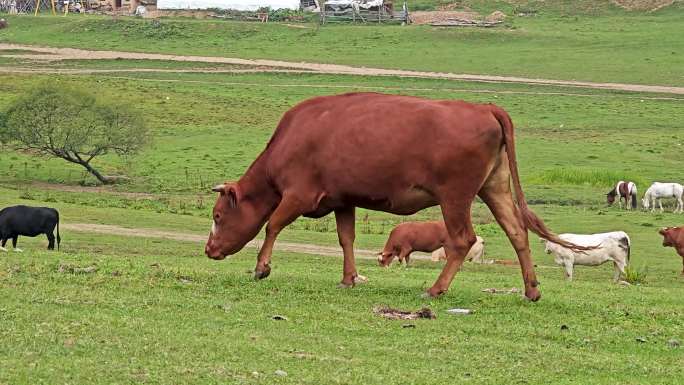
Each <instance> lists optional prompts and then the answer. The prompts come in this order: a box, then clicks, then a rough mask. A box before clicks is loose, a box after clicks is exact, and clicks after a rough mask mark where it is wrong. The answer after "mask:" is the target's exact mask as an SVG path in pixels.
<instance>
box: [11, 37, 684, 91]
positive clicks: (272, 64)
mask: <svg viewBox="0 0 684 385" xmlns="http://www.w3.org/2000/svg"><path fill="white" fill-rule="evenodd" d="M0 50H30V51H33V52H32V53H30V54H5V55H2V56H4V57H14V58H21V59H31V60H114V59H129V60H166V61H182V62H198V63H220V64H235V65H244V66H251V67H269V68H272V69H279V70H282V69H287V70H300V71H312V72H316V73H324V74H340V75H359V76H399V77H414V78H426V79H451V80H463V81H476V82H492V83H522V84H533V85H534V84H538V85H555V86H565V87H580V88H596V89H608V90H620V91H634V92H653V93H665V94H677V95H684V87H667V86H651V85H640V84H623V83H594V82H579V81H570V80H551V79H532V78H523V77H513V76H490V75H471V74H454V73H445V72H423V71H407V70H393V69H383V68H365V67H352V66H347V65H339V64H321V63H304V62H286V61H280V60H263V59H259V60H249V59H239V58H228V57H213V56H185V55H167V54H154V53H138V52H121V51H91V50H83V49H75V48H53V47H39V46H33V45H20V44H5V43H0ZM36 52H38V53H36ZM270 70H271V69H264V70H263V71H264V72H267V71H270Z"/></svg>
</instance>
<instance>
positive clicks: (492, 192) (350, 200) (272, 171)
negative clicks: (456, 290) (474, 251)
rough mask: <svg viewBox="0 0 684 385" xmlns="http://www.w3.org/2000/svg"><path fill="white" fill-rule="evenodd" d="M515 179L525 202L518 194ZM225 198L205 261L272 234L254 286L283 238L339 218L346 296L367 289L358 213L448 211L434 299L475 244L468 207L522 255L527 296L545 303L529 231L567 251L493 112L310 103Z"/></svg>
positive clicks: (382, 102) (456, 106)
mask: <svg viewBox="0 0 684 385" xmlns="http://www.w3.org/2000/svg"><path fill="white" fill-rule="evenodd" d="M511 179H512V181H513V188H514V189H515V193H516V196H517V198H518V206H516V204H515V202H514V200H513V195H512V193H511V187H510V185H511ZM213 191H216V192H219V193H220V195H219V197H218V199H217V201H216V205H215V206H214V210H213V216H214V218H213V219H214V223H213V226H212V231H211V234H210V235H209V239H208V240H207V244H206V247H205V252H206V254H207V256H209V257H210V258H213V259H224V258H225V257H226V255H230V254H234V253H236V252H238V251H240V250H241V249H242V248H243V247H244V246H245V244H246V243H247V242H249V241H250V240H251V239H253V238H254V237H255V236H256V235H257V233H258V232H259V230H260V229H261V228H262V226H263V225H264V224H265V223H266V222H268V224H267V225H266V237H265V239H264V243H263V245H262V247H261V250H260V251H259V255H258V257H257V264H256V269H255V272H254V274H255V278H257V279H261V278H265V277H267V276H268V275H269V274H270V271H271V268H270V266H269V264H270V262H271V254H272V252H273V244H274V243H275V240H276V237H277V236H278V233H280V231H281V230H282V229H283V228H284V227H285V226H287V225H288V224H290V223H292V221H294V220H295V219H296V218H297V217H299V216H302V215H303V216H306V217H311V218H320V217H323V216H324V215H327V214H329V213H331V212H335V220H336V222H337V233H338V237H339V241H340V245H341V246H342V250H343V254H344V269H343V275H342V282H341V286H343V287H351V286H353V285H354V283H355V282H356V281H357V280H359V278H358V277H359V276H358V274H357V272H356V266H355V262H354V254H353V244H354V237H355V233H354V221H355V207H363V208H367V209H371V210H379V211H384V212H388V213H393V214H400V215H409V214H413V213H416V212H417V211H419V210H422V209H424V208H427V207H431V206H435V205H440V207H441V210H442V215H443V218H444V221H445V223H446V227H447V233H448V237H447V239H446V241H445V245H444V248H445V250H446V252H447V256H448V259H447V262H446V264H445V265H444V269H443V270H442V272H441V274H440V275H439V278H438V279H437V281H436V282H435V284H434V285H433V286H432V287H431V288H430V289H428V291H427V294H429V295H430V296H437V295H439V294H441V293H444V292H445V291H446V290H447V289H448V288H449V285H450V284H451V281H452V280H453V278H454V275H455V273H456V272H457V271H458V270H459V268H460V266H461V264H462V263H463V259H464V257H465V256H466V254H467V253H468V250H470V247H471V246H472V245H473V243H474V242H475V232H474V231H473V226H472V223H471V220H470V206H471V204H472V202H473V200H474V199H475V196H479V197H480V198H482V200H483V201H484V202H485V203H486V204H487V205H488V206H489V208H490V210H491V211H492V213H493V214H494V217H495V218H496V219H497V221H498V222H499V224H500V225H501V226H502V227H503V229H504V231H505V232H506V234H507V235H508V237H509V239H510V241H511V243H512V244H513V247H514V248H515V250H516V252H517V254H518V259H519V260H520V266H521V270H522V275H523V280H524V283H525V295H526V296H527V298H529V299H531V300H533V301H536V300H538V299H539V298H540V293H539V289H538V288H537V285H538V282H537V277H536V275H535V272H534V267H533V263H532V259H531V257H530V248H529V243H528V238H527V229H530V230H532V231H533V232H535V233H537V234H538V235H539V236H540V237H542V238H545V239H549V240H551V241H553V242H556V243H559V244H562V245H567V246H568V247H576V246H575V245H572V244H570V243H569V242H566V241H564V240H561V239H559V238H558V237H557V236H556V235H555V234H554V233H552V232H551V231H550V230H549V229H547V228H546V226H545V225H544V223H543V222H542V220H541V219H539V218H538V217H537V216H536V215H535V214H534V213H533V212H532V211H531V210H530V209H529V208H528V206H527V203H526V202H525V196H524V194H523V191H522V188H521V187H520V179H519V177H518V167H517V163H516V159H515V146H514V137H513V123H512V122H511V119H510V117H509V116H508V114H507V113H506V112H505V111H504V110H503V109H501V108H499V107H497V106H495V105H493V104H471V103H467V102H464V101H452V100H429V99H422V98H417V97H409V96H397V95H383V94H376V93H350V94H343V95H337V96H322V97H317V98H313V99H309V100H306V101H304V102H302V103H300V104H298V105H297V106H295V107H293V108H292V109H290V110H289V111H288V112H286V113H285V115H284V116H283V118H282V119H281V120H280V123H279V124H278V127H277V129H276V130H275V132H274V133H273V136H272V137H271V140H270V141H269V142H268V144H267V145H266V148H265V149H264V151H262V152H261V154H259V156H258V157H257V159H256V160H255V161H254V162H253V163H252V165H251V166H250V167H249V169H248V170H247V171H246V173H245V175H244V176H242V178H240V180H239V181H237V182H233V183H224V184H222V185H219V186H216V187H214V189H213Z"/></svg>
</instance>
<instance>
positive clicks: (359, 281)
mask: <svg viewBox="0 0 684 385" xmlns="http://www.w3.org/2000/svg"><path fill="white" fill-rule="evenodd" d="M351 281H352V283H347V282H344V280H342V282H340V283H339V284H337V288H338V289H348V288H350V287H354V286H355V285H362V284H364V283H366V282H368V278H367V277H364V276H363V275H360V274H357V275H355V276H354V278H352V279H351Z"/></svg>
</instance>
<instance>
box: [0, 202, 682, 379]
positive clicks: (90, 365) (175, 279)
mask: <svg viewBox="0 0 684 385" xmlns="http://www.w3.org/2000/svg"><path fill="white" fill-rule="evenodd" d="M4 196H5V197H6V195H4ZM34 203H36V202H34ZM536 208H537V209H538V210H539V209H540V207H536ZM63 212H65V213H69V216H68V220H70V221H74V220H79V219H81V218H79V216H78V214H74V213H71V212H69V210H63ZM100 212H101V213H102V214H103V215H105V216H106V215H108V214H109V215H111V216H118V215H116V214H117V213H116V211H115V210H114V211H110V210H106V209H102V210H100ZM542 212H543V213H544V216H545V217H546V218H547V219H549V222H550V223H551V224H552V225H554V226H555V227H556V228H559V227H560V226H561V225H563V227H570V228H577V229H583V230H590V231H595V230H604V229H605V223H608V222H610V223H616V222H618V221H619V223H620V228H623V229H625V230H626V231H628V232H629V233H630V235H632V239H633V242H634V245H635V248H634V250H633V254H632V264H633V265H634V266H636V267H637V268H638V269H643V268H644V267H647V268H648V276H647V282H646V283H645V284H642V285H640V286H629V287H623V286H619V285H615V284H613V283H611V282H610V276H611V267H610V266H607V265H606V266H602V267H600V268H578V269H577V271H576V281H575V282H572V283H567V282H564V281H563V278H562V271H561V270H560V269H558V268H556V267H554V266H553V265H552V262H551V260H550V258H549V257H548V256H546V255H544V254H541V253H540V252H539V246H538V245H537V243H536V242H533V247H534V251H535V254H536V258H535V260H536V262H537V264H538V265H539V267H538V268H537V271H538V273H539V277H540V280H541V282H542V293H543V296H544V297H543V298H542V300H541V301H540V302H538V303H534V304H533V303H528V302H526V301H524V300H522V299H521V298H519V297H518V296H506V295H491V294H487V293H482V292H481V291H480V290H481V289H484V288H488V287H497V288H508V287H516V286H518V287H519V285H520V277H519V270H518V269H517V268H516V267H503V266H492V265H489V266H482V265H472V264H467V265H466V266H465V267H464V269H463V271H462V272H461V273H460V274H459V275H458V276H457V280H456V281H455V282H454V285H453V287H452V290H451V291H450V292H449V293H448V294H446V295H445V296H444V297H443V298H440V299H437V300H431V301H426V300H422V299H421V298H420V297H419V296H418V294H419V293H420V292H421V291H422V290H423V289H424V288H425V287H426V286H428V285H429V284H430V283H431V282H432V280H433V279H434V278H435V277H436V275H437V273H438V269H439V265H433V264H430V263H426V262H418V263H414V265H413V266H412V267H411V268H408V269H404V268H399V267H392V268H390V269H389V270H384V269H381V268H379V267H377V266H376V265H375V263H373V262H372V261H368V260H361V261H359V271H360V272H362V273H363V274H366V275H367V276H368V277H369V278H370V282H369V283H368V284H366V285H364V286H360V287H357V288H355V289H351V290H339V289H336V288H335V283H336V282H337V281H338V280H339V278H340V271H341V258H331V257H315V256H303V255H295V254H291V253H283V252H280V253H277V255H276V257H275V261H274V271H273V274H272V276H271V277H269V279H268V280H266V281H262V282H254V281H252V279H251V275H250V274H247V272H248V271H249V270H250V269H251V268H253V264H254V252H253V251H243V252H241V253H240V254H238V255H237V256H235V257H233V258H232V259H231V260H228V261H224V262H221V263H219V262H214V261H210V260H208V259H206V258H204V257H202V256H200V255H199V254H200V253H199V250H201V248H200V245H197V244H189V243H179V242H173V241H166V240H155V239H140V238H127V239H122V238H118V237H108V236H98V235H92V234H88V233H75V232H72V233H64V232H63V238H64V239H65V241H64V244H63V245H64V247H63V251H62V252H52V253H48V252H44V251H39V248H42V247H44V246H45V240H44V239H40V240H38V239H26V238H24V239H22V246H23V247H24V249H25V250H27V251H26V252H25V253H24V254H17V253H10V254H7V255H3V256H2V258H1V259H0V286H1V287H2V292H3V299H2V301H1V302H0V304H1V305H0V317H2V320H3V328H2V330H0V334H1V335H2V338H3V341H4V343H3V345H2V348H0V358H1V360H0V362H1V364H0V369H2V370H0V383H7V384H14V383H101V384H106V383H141V382H144V383H159V384H163V383H176V384H182V383H219V382H220V383H236V384H237V383H255V384H256V383H293V384H302V383H310V384H319V383H330V384H359V383H379V382H382V383H388V384H395V383H396V384H407V383H408V384H424V383H426V382H427V381H428V380H429V382H430V383H438V384H442V383H445V384H446V383H453V382H455V381H466V382H468V383H476V384H508V383H511V382H515V383H533V382H544V383H557V384H581V383H587V382H591V383H596V384H624V383H630V384H672V383H676V382H677V381H678V378H681V376H682V375H684V372H682V355H681V351H680V349H677V348H673V347H671V346H670V345H669V344H668V341H671V340H672V339H675V340H678V341H682V339H684V334H683V333H682V330H684V321H682V320H683V319H684V318H682V316H683V315H684V314H682V307H681V303H680V300H679V298H681V295H682V291H683V290H684V289H683V288H682V279H681V278H678V276H677V274H678V270H679V267H680V265H679V263H680V262H679V258H678V257H676V256H675V255H674V252H673V251H672V250H671V249H664V248H662V247H661V246H660V245H659V239H658V238H659V237H658V235H657V234H656V232H655V228H654V226H655V225H656V224H663V223H667V222H670V221H672V220H673V219H674V218H679V216H677V217H675V216H674V215H673V214H666V215H664V216H660V217H659V219H655V220H654V217H653V216H651V215H648V214H641V213H619V212H617V210H611V211H610V212H608V213H606V214H604V216H602V217H600V218H601V219H602V220H601V221H598V220H596V218H597V216H596V213H595V212H587V210H582V209H577V208H557V207H556V208H554V207H548V208H543V210H542ZM128 215H129V216H130V217H131V218H130V219H136V218H137V219H140V220H141V221H142V220H144V222H145V223H146V224H147V223H149V222H150V221H151V219H150V218H148V217H144V218H143V217H138V216H137V215H136V213H129V214H128ZM168 219H169V216H168V215H166V216H162V215H159V216H158V218H157V220H158V221H163V222H166V221H167V220H168ZM568 223H572V225H570V226H567V224H568ZM644 223H649V225H648V226H644ZM152 224H154V225H157V224H156V223H154V222H152ZM487 242H488V246H487V247H488V249H487V254H488V256H489V257H492V256H506V257H510V255H511V254H512V253H511V251H510V247H508V246H506V245H505V241H504V239H503V237H502V236H501V235H494V236H489V237H487ZM504 249H507V250H506V251H504V252H503V253H505V254H498V251H499V250H504ZM92 266H95V267H97V269H98V270H97V272H95V273H72V272H71V269H73V268H87V267H92ZM60 270H61V271H60ZM380 305H389V306H392V307H397V308H401V309H413V310H417V309H418V308H420V307H422V306H429V307H430V308H431V309H432V310H433V311H434V312H435V313H436V314H437V319H435V320H418V321H390V320H384V319H381V318H379V317H378V316H376V315H374V314H373V313H372V308H373V307H374V306H380ZM453 307H461V308H469V309H473V310H474V311H475V313H474V314H473V315H470V316H464V317H460V316H450V315H448V314H446V312H445V311H446V309H449V308H453ZM274 315H281V316H284V317H286V318H287V320H286V321H278V320H274V319H272V317H273V316H274ZM406 325H413V326H411V327H407V326H406ZM563 325H565V326H563ZM640 341H644V342H640ZM276 370H284V371H285V372H287V374H288V375H287V377H280V376H277V375H275V374H274V373H275V371H276ZM253 372H257V373H258V374H256V375H254V374H253Z"/></svg>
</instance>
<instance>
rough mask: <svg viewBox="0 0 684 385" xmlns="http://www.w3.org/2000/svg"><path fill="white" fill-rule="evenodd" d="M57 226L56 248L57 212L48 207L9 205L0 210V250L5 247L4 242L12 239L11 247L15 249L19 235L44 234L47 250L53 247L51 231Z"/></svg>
mask: <svg viewBox="0 0 684 385" xmlns="http://www.w3.org/2000/svg"><path fill="white" fill-rule="evenodd" d="M55 226H57V250H59V242H60V241H61V239H60V237H59V213H58V212H57V210H55V209H53V208H50V207H29V206H11V207H5V208H4V209H2V210H0V241H2V246H0V250H2V251H7V249H5V243H7V240H8V239H10V238H11V239H12V247H14V250H15V251H21V250H20V249H17V239H18V238H19V236H20V235H25V236H27V237H35V236H37V235H39V234H45V235H47V238H48V242H49V243H48V250H54V249H55V236H54V234H53V233H52V232H53V231H54V230H55Z"/></svg>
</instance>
